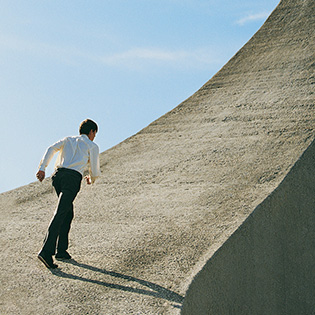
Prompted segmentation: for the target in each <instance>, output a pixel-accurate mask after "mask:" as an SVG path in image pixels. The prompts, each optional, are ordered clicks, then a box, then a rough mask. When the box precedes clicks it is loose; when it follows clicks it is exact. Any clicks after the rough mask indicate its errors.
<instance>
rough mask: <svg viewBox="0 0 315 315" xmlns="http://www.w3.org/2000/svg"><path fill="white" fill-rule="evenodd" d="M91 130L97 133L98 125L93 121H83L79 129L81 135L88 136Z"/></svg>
mask: <svg viewBox="0 0 315 315" xmlns="http://www.w3.org/2000/svg"><path fill="white" fill-rule="evenodd" d="M91 130H92V131H95V130H96V132H97V130H98V127H97V124H96V123H95V122H94V121H93V120H91V119H85V120H83V121H82V122H81V124H80V128H79V132H80V135H88V134H89V133H90V131H91Z"/></svg>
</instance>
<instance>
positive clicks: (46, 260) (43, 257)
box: [37, 251, 58, 269]
mask: <svg viewBox="0 0 315 315" xmlns="http://www.w3.org/2000/svg"><path fill="white" fill-rule="evenodd" d="M37 257H38V259H39V260H40V261H41V262H42V263H43V264H44V265H45V266H46V267H47V268H50V269H55V268H57V267H58V265H56V264H54V262H53V259H52V256H50V255H47V254H45V252H43V251H41V252H40V253H39V254H38V256H37Z"/></svg>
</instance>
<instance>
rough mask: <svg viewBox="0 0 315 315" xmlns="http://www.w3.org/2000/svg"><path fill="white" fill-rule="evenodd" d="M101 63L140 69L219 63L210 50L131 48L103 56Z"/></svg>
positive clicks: (218, 59)
mask: <svg viewBox="0 0 315 315" xmlns="http://www.w3.org/2000/svg"><path fill="white" fill-rule="evenodd" d="M102 62H103V63H104V64H105V65H109V66H123V67H127V68H131V69H141V68H144V67H145V66H148V65H160V66H173V67H180V68H187V67H189V68H191V67H194V68H195V67H200V66H205V65H209V64H216V63H220V62H221V60H220V58H218V57H216V56H215V54H214V53H213V50H212V49H197V50H190V51H189V50H174V51H172V50H163V49H160V48H133V49H129V50H126V51H124V52H121V53H116V54H113V55H108V56H104V57H103V58H102Z"/></svg>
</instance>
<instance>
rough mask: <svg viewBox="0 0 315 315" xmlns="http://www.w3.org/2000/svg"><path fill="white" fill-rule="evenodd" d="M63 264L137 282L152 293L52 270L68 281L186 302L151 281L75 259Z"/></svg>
mask: <svg viewBox="0 0 315 315" xmlns="http://www.w3.org/2000/svg"><path fill="white" fill-rule="evenodd" d="M63 262H66V263H69V264H72V265H74V266H77V267H80V268H84V269H88V270H91V271H94V272H99V273H102V274H104V275H108V276H111V277H115V278H119V279H124V280H127V281H132V282H137V283H139V284H141V285H143V286H145V287H147V288H149V289H151V290H152V291H149V290H144V289H138V288H133V287H128V286H124V285H120V284H115V283H108V282H105V281H100V280H93V279H89V278H85V277H82V276H77V275H73V274H70V273H66V272H63V271H62V270H60V269H50V270H51V272H52V273H53V274H54V275H56V276H58V277H62V278H68V279H74V280H80V281H84V282H89V283H95V284H98V285H101V286H104V287H107V288H111V289H116V290H121V291H126V292H132V293H136V294H143V295H147V296H153V297H156V298H160V299H164V300H168V301H170V302H175V303H179V304H182V303H183V301H184V298H183V297H182V296H181V295H179V294H178V293H176V292H174V291H171V290H168V289H166V288H163V287H161V286H160V285H158V284H155V283H152V282H149V281H145V280H141V279H138V278H134V277H132V276H127V275H124V274H121V273H118V272H114V271H107V270H105V269H100V268H97V267H93V266H90V265H87V264H83V263H79V262H77V261H76V260H74V259H70V260H64V261H63ZM173 306H174V307H177V308H180V307H181V306H178V305H173Z"/></svg>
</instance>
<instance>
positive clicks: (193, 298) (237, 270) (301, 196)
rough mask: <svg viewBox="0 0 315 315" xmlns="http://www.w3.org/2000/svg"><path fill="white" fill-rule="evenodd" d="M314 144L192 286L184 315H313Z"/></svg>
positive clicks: (314, 282) (314, 288)
mask: <svg viewBox="0 0 315 315" xmlns="http://www.w3.org/2000/svg"><path fill="white" fill-rule="evenodd" d="M314 226H315V142H313V143H312V144H311V146H310V147H309V148H308V149H307V150H306V152H305V153H304V154H303V155H302V157H301V158H300V159H299V160H298V162H297V163H296V164H295V165H294V167H293V168H292V169H291V171H290V172H289V174H288V175H287V176H286V177H285V179H284V180H283V182H282V183H281V184H280V185H279V187H278V188H277V189H276V190H275V191H274V192H273V193H272V194H271V195H270V196H269V197H268V198H267V199H266V200H265V201H263V202H262V203H261V204H260V205H259V206H258V207H257V208H256V210H255V211H254V212H253V213H252V214H251V215H250V216H249V217H248V219H247V220H246V221H245V222H244V223H243V224H242V225H241V227H240V228H239V229H238V230H237V231H236V232H235V233H234V234H233V235H232V236H231V237H230V238H229V239H228V240H227V242H226V243H225V244H224V245H223V246H222V247H221V248H220V249H219V250H218V251H217V252H216V253H215V255H214V256H213V257H212V258H211V259H210V260H209V261H208V262H207V263H206V265H205V266H204V268H203V269H202V270H201V271H200V272H199V273H198V274H197V276H196V277H195V278H194V280H193V282H192V283H191V285H190V287H189V289H188V292H187V295H186V298H185V301H184V306H183V310H182V314H183V315H186V314H198V315H203V314H256V315H257V314H269V315H270V314H292V315H296V314H315V298H314V297H315V229H314Z"/></svg>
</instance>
